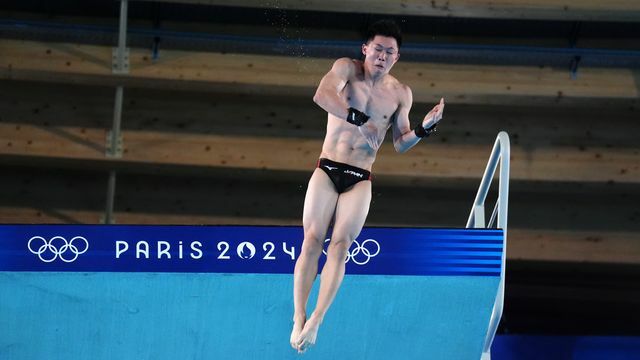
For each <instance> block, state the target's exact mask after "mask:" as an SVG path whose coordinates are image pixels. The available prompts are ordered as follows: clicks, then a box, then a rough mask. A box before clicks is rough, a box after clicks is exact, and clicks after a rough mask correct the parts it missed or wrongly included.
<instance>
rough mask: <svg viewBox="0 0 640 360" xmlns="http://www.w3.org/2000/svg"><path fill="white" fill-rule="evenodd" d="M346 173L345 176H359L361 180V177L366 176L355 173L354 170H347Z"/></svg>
mask: <svg viewBox="0 0 640 360" xmlns="http://www.w3.org/2000/svg"><path fill="white" fill-rule="evenodd" d="M344 173H345V174H350V175H353V176H357V177H359V178H361V177H363V176H364V175H362V174H360V173H357V172H355V171H353V170H345V171H344Z"/></svg>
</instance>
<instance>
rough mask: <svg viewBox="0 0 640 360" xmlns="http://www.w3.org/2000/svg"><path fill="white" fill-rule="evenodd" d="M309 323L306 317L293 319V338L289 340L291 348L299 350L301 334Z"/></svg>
mask: <svg viewBox="0 0 640 360" xmlns="http://www.w3.org/2000/svg"><path fill="white" fill-rule="evenodd" d="M306 322H307V317H306V316H301V317H297V318H295V319H293V330H291V337H290V338H289V343H290V344H291V347H292V348H294V349H296V350H297V349H298V343H297V340H298V338H299V337H300V332H302V329H303V328H304V324H305V323H306Z"/></svg>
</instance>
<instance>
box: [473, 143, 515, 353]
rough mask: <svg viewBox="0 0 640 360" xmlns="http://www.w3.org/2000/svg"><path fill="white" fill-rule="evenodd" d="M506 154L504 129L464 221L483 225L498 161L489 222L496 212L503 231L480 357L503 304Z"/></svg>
mask: <svg viewBox="0 0 640 360" xmlns="http://www.w3.org/2000/svg"><path fill="white" fill-rule="evenodd" d="M510 157H511V145H510V143H509V135H508V134H507V133H506V132H504V131H501V132H500V133H499V134H498V136H497V138H496V142H495V144H494V145H493V150H492V151H491V156H490V157H489V161H488V163H487V167H486V169H485V172H484V175H483V177H482V181H481V182H480V187H479V188H478V192H477V193H476V198H475V200H474V202H473V205H472V207H471V213H470V214H469V219H468V220H467V228H472V227H474V228H484V227H486V225H485V223H484V203H485V200H486V198H487V194H488V193H489V188H490V186H491V182H492V180H493V177H494V175H495V171H496V168H497V166H498V164H500V172H499V174H498V176H499V178H498V180H499V184H498V200H497V202H496V208H494V211H493V213H492V214H491V219H490V220H489V223H490V224H492V223H493V221H494V219H495V216H496V213H497V217H498V228H500V229H502V230H503V234H504V237H503V244H502V245H503V246H502V264H501V274H500V282H499V284H498V291H497V293H496V299H495V301H494V304H493V309H492V311H491V318H490V320H489V327H488V329H487V334H486V336H485V341H484V347H483V350H482V357H481V359H482V360H490V359H491V344H492V343H493V339H494V338H495V335H496V332H497V330H498V325H499V323H500V318H501V317H502V310H503V307H504V287H505V275H506V263H507V214H508V210H509V208H508V204H509V168H510ZM496 210H497V211H496Z"/></svg>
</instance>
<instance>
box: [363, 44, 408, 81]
mask: <svg viewBox="0 0 640 360" xmlns="http://www.w3.org/2000/svg"><path fill="white" fill-rule="evenodd" d="M398 50H399V49H398V43H397V42H396V39H394V38H392V37H388V36H382V35H376V36H375V37H374V38H373V39H371V41H369V42H368V43H366V44H363V45H362V53H363V54H364V56H365V58H364V63H365V65H366V66H367V69H368V70H369V71H370V72H371V73H372V74H386V73H388V72H389V71H390V70H391V68H392V67H393V65H394V64H395V63H396V61H398V59H399V58H400V53H398Z"/></svg>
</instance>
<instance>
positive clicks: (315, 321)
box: [296, 315, 322, 354]
mask: <svg viewBox="0 0 640 360" xmlns="http://www.w3.org/2000/svg"><path fill="white" fill-rule="evenodd" d="M321 323H322V320H321V319H319V318H318V317H316V316H313V315H311V317H310V318H309V320H307V322H306V323H305V324H304V328H303V329H302V332H301V333H300V335H299V336H298V340H297V341H296V344H297V349H298V353H300V354H303V353H304V352H305V351H307V349H308V348H310V347H311V346H313V345H315V344H316V338H317V337H318V329H319V328H320V324H321Z"/></svg>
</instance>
